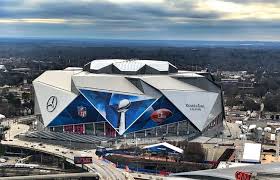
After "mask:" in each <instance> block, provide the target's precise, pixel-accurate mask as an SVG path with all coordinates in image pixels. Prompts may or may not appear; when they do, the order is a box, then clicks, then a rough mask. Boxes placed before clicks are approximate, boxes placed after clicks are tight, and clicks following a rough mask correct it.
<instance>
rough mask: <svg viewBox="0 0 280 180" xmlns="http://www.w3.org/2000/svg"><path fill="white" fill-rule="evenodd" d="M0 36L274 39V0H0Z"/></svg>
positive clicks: (278, 13) (279, 28)
mask: <svg viewBox="0 0 280 180" xmlns="http://www.w3.org/2000/svg"><path fill="white" fill-rule="evenodd" d="M0 37H43V38H93V39H140V40H147V39H148V40H149V39H151V40H217V41H220V40H221V41H228V40H229V41H232V40H236V41H243V40H244V41H246V40H249V41H280V0H137V1H136V0H134V1H133V0H0Z"/></svg>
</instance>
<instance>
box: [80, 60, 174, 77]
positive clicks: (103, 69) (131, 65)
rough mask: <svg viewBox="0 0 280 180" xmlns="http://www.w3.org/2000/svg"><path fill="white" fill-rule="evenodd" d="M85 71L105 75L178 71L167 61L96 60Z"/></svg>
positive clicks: (87, 65)
mask: <svg viewBox="0 0 280 180" xmlns="http://www.w3.org/2000/svg"><path fill="white" fill-rule="evenodd" d="M84 70H85V71H88V72H93V73H97V74H99V73H105V74H129V75H133V74H169V73H177V72H178V69H177V68H176V67H175V66H174V65H172V64H170V63H169V62H167V61H155V60H127V59H101V60H94V61H92V62H90V63H88V64H86V65H85V67H84Z"/></svg>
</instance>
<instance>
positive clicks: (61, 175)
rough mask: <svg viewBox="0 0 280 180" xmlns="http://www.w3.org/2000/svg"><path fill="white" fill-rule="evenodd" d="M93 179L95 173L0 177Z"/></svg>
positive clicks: (9, 179) (16, 179) (12, 179)
mask: <svg viewBox="0 0 280 180" xmlns="http://www.w3.org/2000/svg"><path fill="white" fill-rule="evenodd" d="M81 177H84V178H94V177H97V175H96V174H95V173H89V172H87V173H67V174H49V175H33V176H14V177H1V180H31V179H34V180H36V179H37V180H39V179H40V180H41V179H57V178H81Z"/></svg>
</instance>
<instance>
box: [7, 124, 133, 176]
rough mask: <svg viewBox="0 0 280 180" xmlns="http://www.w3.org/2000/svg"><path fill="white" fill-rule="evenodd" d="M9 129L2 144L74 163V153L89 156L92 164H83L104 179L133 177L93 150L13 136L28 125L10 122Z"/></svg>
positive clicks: (26, 129) (21, 131)
mask: <svg viewBox="0 0 280 180" xmlns="http://www.w3.org/2000/svg"><path fill="white" fill-rule="evenodd" d="M10 127H11V128H10V130H9V131H8V132H7V133H6V134H5V138H6V139H7V141H2V142H1V143H2V144H4V145H10V146H16V147H21V148H25V149H32V150H36V151H40V152H44V153H48V154H52V155H55V156H58V157H62V158H65V159H66V160H67V161H69V162H71V163H74V156H75V155H84V156H91V157H92V159H93V163H92V164H87V165H84V166H85V167H86V168H87V169H89V170H91V171H95V172H97V173H98V174H99V176H100V178H101V179H105V180H122V179H133V178H132V176H130V175H129V174H127V173H126V172H124V171H122V170H120V169H118V168H116V167H115V166H114V165H113V164H110V163H108V162H104V161H102V160H100V159H99V158H98V157H97V156H96V155H95V150H94V149H93V150H88V151H78V150H72V149H68V148H65V147H63V146H55V145H51V144H43V145H39V144H38V143H34V142H28V141H22V140H19V139H16V138H15V136H16V135H18V134H20V133H24V132H27V131H28V129H29V126H28V125H24V124H18V123H16V122H10Z"/></svg>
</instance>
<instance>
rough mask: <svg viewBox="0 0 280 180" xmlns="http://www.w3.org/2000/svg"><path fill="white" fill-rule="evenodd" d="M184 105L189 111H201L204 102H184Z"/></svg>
mask: <svg viewBox="0 0 280 180" xmlns="http://www.w3.org/2000/svg"><path fill="white" fill-rule="evenodd" d="M186 107H187V108H189V110H190V111H202V110H204V108H205V106H204V104H186Z"/></svg>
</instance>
